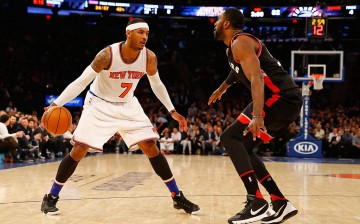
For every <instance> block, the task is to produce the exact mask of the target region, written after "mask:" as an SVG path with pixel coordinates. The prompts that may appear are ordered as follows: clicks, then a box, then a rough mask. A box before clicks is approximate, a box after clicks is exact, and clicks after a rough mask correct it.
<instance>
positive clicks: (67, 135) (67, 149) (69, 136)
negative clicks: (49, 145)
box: [63, 123, 77, 156]
mask: <svg viewBox="0 0 360 224" xmlns="http://www.w3.org/2000/svg"><path fill="white" fill-rule="evenodd" d="M76 126H77V124H76V123H72V124H71V125H70V127H69V129H68V130H67V131H66V132H65V133H64V134H63V137H64V148H65V153H64V156H66V155H67V154H68V153H69V152H70V150H71V149H72V145H71V139H72V137H73V134H74V131H75V129H76Z"/></svg>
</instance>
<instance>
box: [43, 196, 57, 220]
mask: <svg viewBox="0 0 360 224" xmlns="http://www.w3.org/2000/svg"><path fill="white" fill-rule="evenodd" d="M58 200H59V196H57V197H54V196H52V195H48V194H45V196H44V198H43V201H42V204H41V211H42V212H44V213H45V214H49V215H57V214H60V210H59V209H58V208H56V203H57V201H58Z"/></svg>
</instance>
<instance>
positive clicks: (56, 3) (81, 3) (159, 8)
mask: <svg viewBox="0 0 360 224" xmlns="http://www.w3.org/2000/svg"><path fill="white" fill-rule="evenodd" d="M144 2H146V1H144ZM228 7H230V6H214V7H211V6H181V5H158V4H146V3H144V4H139V3H126V2H120V1H113V0H108V1H102V0H31V3H30V4H29V5H28V13H37V14H51V13H52V10H51V8H57V9H58V13H59V15H70V14H72V13H81V14H87V13H88V14H93V13H94V12H107V13H110V14H116V15H121V14H126V15H158V16H172V17H174V16H179V17H217V16H218V15H219V14H220V13H221V12H222V11H223V10H225V9H226V8H228ZM231 7H235V8H238V9H239V10H241V11H242V12H243V14H244V16H245V18H299V17H354V16H357V15H358V14H359V11H360V5H348V6H344V5H343V6H326V7H325V8H320V7H318V6H289V7H262V8H260V7H257V8H249V7H239V6H231Z"/></svg>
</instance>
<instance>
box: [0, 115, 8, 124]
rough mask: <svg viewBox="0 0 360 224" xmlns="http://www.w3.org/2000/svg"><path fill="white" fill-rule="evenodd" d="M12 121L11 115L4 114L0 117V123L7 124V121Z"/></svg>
mask: <svg viewBox="0 0 360 224" xmlns="http://www.w3.org/2000/svg"><path fill="white" fill-rule="evenodd" d="M9 119H10V117H9V115H7V114H3V115H1V116H0V122H1V123H5V122H6V121H8V120H9Z"/></svg>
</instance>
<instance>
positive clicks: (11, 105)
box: [5, 101, 17, 113]
mask: <svg viewBox="0 0 360 224" xmlns="http://www.w3.org/2000/svg"><path fill="white" fill-rule="evenodd" d="M5 111H6V112H7V113H10V112H11V111H13V112H15V113H16V112H17V108H16V107H15V106H14V104H13V102H12V101H9V104H8V106H7V107H6V109H5Z"/></svg>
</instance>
